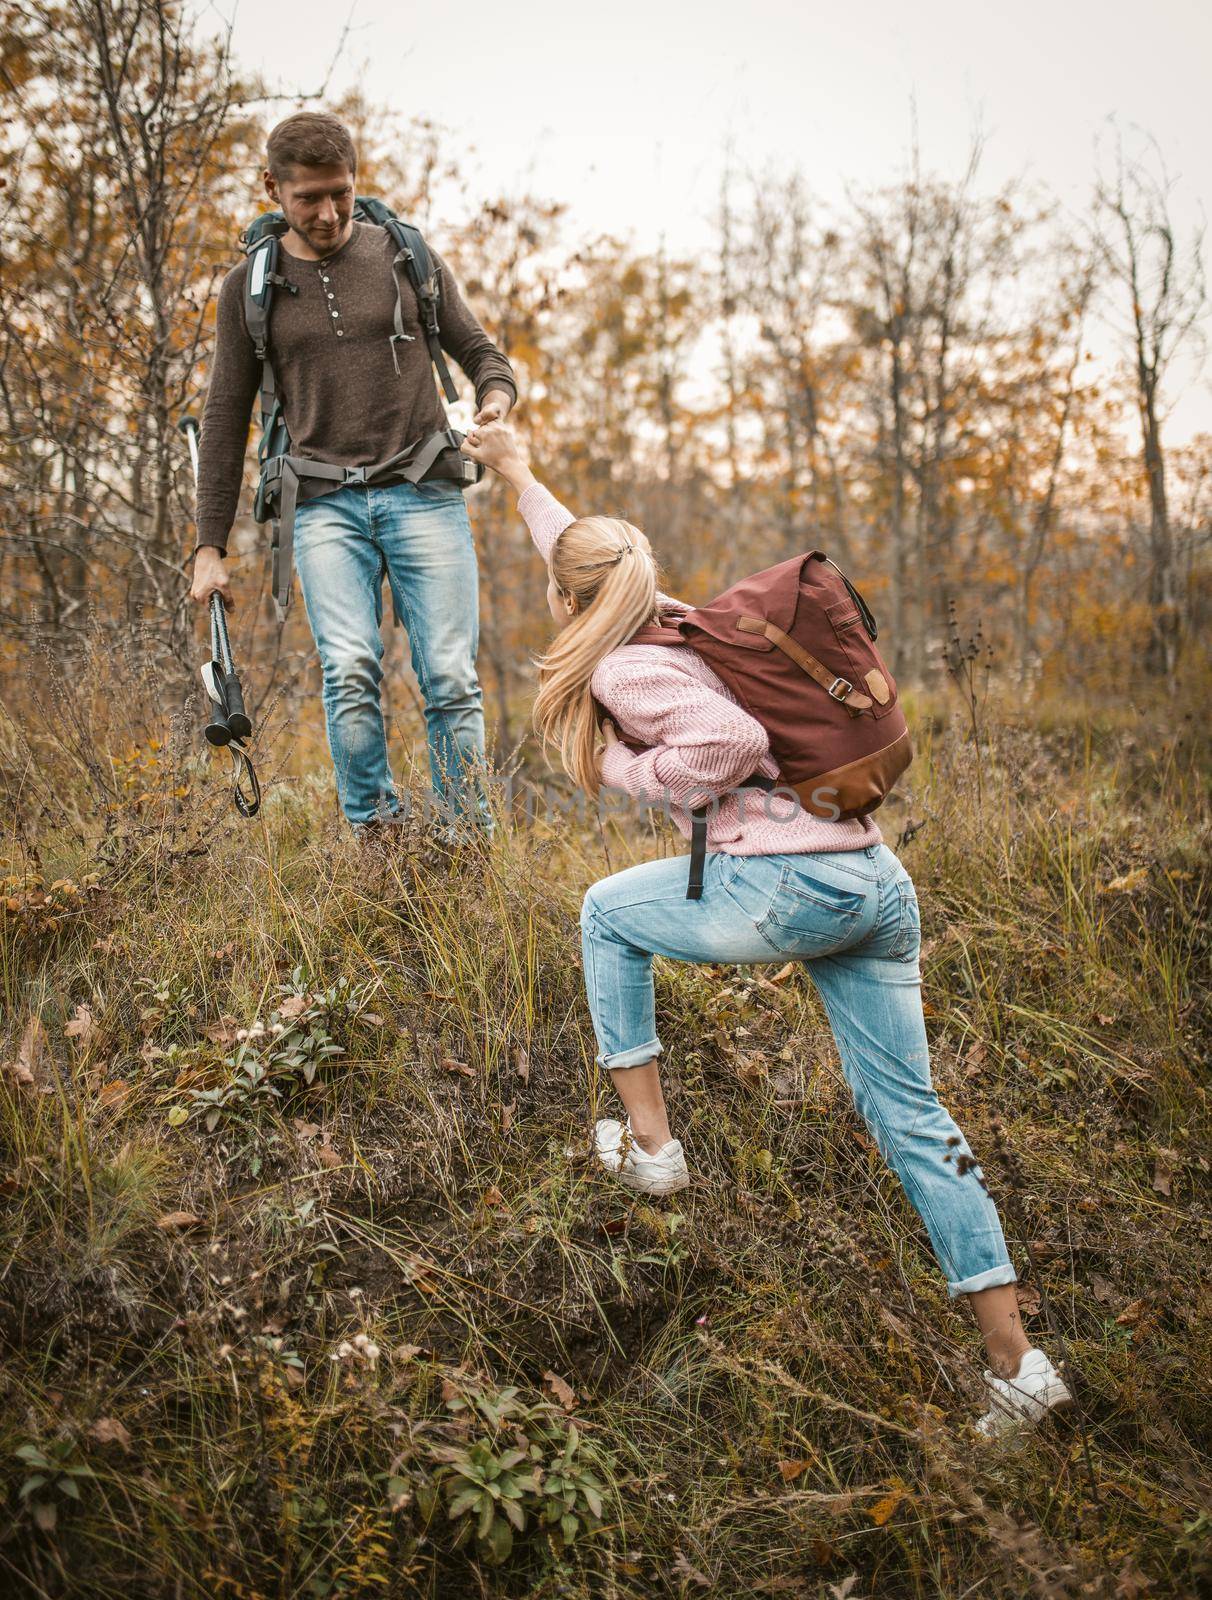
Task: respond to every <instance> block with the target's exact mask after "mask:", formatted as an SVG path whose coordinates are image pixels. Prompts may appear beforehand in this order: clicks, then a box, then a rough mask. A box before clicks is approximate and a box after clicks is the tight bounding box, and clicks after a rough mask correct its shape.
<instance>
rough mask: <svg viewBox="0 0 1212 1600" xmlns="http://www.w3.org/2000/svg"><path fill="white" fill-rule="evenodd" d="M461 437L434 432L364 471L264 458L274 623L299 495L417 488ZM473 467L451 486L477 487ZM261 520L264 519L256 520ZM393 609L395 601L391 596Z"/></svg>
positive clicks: (282, 610)
mask: <svg viewBox="0 0 1212 1600" xmlns="http://www.w3.org/2000/svg"><path fill="white" fill-rule="evenodd" d="M463 437H464V436H463V435H462V434H461V433H459V432H458V431H457V430H456V429H455V428H439V429H438V430H437V431H436V432H435V433H431V434H430V435H429V437H428V438H426V439H419V440H417V442H416V443H415V444H412V445H409V446H408V448H407V449H405V450H400V451H397V453H396V454H395V455H394V456H388V457H387V459H386V460H385V461H377V462H375V464H374V465H373V466H369V467H342V466H338V465H337V464H336V463H335V462H330V461H314V460H312V458H311V457H310V456H296V455H290V454H289V453H284V454H282V455H275V456H270V457H268V458H267V459H266V460H265V461H263V462H262V464H261V479H260V482H259V483H258V485H257V501H258V504H259V505H260V506H261V507H262V508H263V509H264V510H266V511H267V512H268V513H269V514H270V515H271V516H272V524H271V525H272V535H271V541H270V553H271V560H272V572H271V585H272V589H273V597H274V604H275V606H276V607H277V609H278V620H279V621H281V620H282V619H283V618H284V617H285V616H286V608H287V606H288V605H289V604H290V586H291V579H292V576H293V573H294V548H295V513H296V511H297V510H298V506H299V498H300V496H299V490H300V488H303V489H304V490H305V492H304V495H303V500H304V501H305V502H306V501H308V500H318V499H319V498H320V496H321V495H326V494H335V493H336V491H337V490H338V489H345V488H347V487H349V486H350V485H351V484H362V485H365V486H366V487H367V488H372V487H374V486H375V485H381V484H387V483H411V484H418V483H420V482H421V480H422V479H423V478H424V477H425V475H426V473H427V472H429V470H430V469H431V468H432V467H433V465H434V464H435V462H436V461H437V459H438V457H439V456H440V455H442V454H443V452H444V451H447V450H457V449H458V448H459V446H460V444H462V442H463ZM476 468H477V463H476V462H474V461H467V460H466V459H465V458H464V459H463V476H462V478H461V479H452V480H450V481H452V482H462V483H476V482H478V481H479V473H478V472H477V470H476ZM258 520H259V521H264V520H266V519H265V517H260V518H258ZM393 603H394V596H393Z"/></svg>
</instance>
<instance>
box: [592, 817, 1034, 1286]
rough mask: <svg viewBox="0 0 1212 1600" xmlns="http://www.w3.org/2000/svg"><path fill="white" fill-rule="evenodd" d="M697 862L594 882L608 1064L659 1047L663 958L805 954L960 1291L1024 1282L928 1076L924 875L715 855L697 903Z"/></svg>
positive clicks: (880, 850)
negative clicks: (692, 885)
mask: <svg viewBox="0 0 1212 1600" xmlns="http://www.w3.org/2000/svg"><path fill="white" fill-rule="evenodd" d="M688 868H689V857H688V856H678V857H675V858H673V859H670V860H666V861H649V862H644V863H643V864H642V865H640V866H636V867H628V868H627V869H626V870H625V871H623V872H616V873H615V874H614V875H613V876H612V877H609V878H603V879H602V881H601V882H600V883H595V884H594V885H593V887H592V888H591V889H590V890H589V892H588V893H587V894H586V896H585V902H584V907H583V909H582V913H581V932H582V948H583V953H584V965H585V983H586V987H587V989H588V992H589V1009H590V1012H591V1014H592V1017H593V1025H594V1031H595V1033H596V1034H597V1040H598V1048H599V1052H600V1053H599V1055H598V1057H597V1060H598V1063H599V1065H601V1066H604V1067H608V1068H611V1069H615V1068H618V1067H635V1066H640V1065H642V1064H643V1063H644V1062H646V1061H650V1060H651V1059H652V1058H653V1057H654V1056H656V1055H658V1054H659V1053H660V1051H661V1042H660V1040H659V1038H658V1037H657V1031H656V1013H655V1006H654V997H653V987H652V957H653V955H654V954H656V955H662V956H668V957H671V958H673V959H674V960H676V961H707V962H729V963H734V962H735V963H738V964H748V963H750V962H765V961H778V962H785V961H788V960H801V961H804V962H805V963H806V964H807V970H808V972H809V974H810V975H811V977H812V979H813V981H814V983H815V984H816V987H817V990H818V992H819V993H820V996H821V1000H822V1001H823V1003H824V1006H825V1012H826V1015H827V1016H828V1018H829V1025H830V1027H831V1028H832V1030H833V1037H834V1039H835V1041H836V1043H837V1048H838V1054H839V1056H840V1057H841V1063H842V1071H843V1072H844V1073H845V1075H846V1081H847V1082H848V1083H849V1085H850V1089H851V1092H852V1093H853V1095H854V1100H855V1104H856V1105H857V1107H858V1110H859V1113H860V1114H861V1116H862V1118H863V1120H864V1121H865V1122H866V1124H867V1127H868V1128H869V1129H870V1131H871V1134H872V1136H873V1138H874V1139H875V1141H876V1143H877V1144H878V1146H879V1149H880V1153H881V1154H882V1155H883V1157H884V1159H885V1161H887V1162H888V1164H889V1166H891V1167H892V1169H893V1170H894V1171H895V1173H896V1174H897V1176H898V1177H899V1178H900V1180H901V1182H902V1183H903V1184H904V1186H905V1191H906V1193H907V1194H908V1196H909V1199H910V1201H911V1202H912V1204H913V1206H914V1208H915V1209H916V1211H917V1213H918V1215H919V1216H920V1217H921V1219H922V1221H923V1222H924V1223H925V1224H926V1228H927V1231H928V1232H929V1234H930V1240H931V1243H932V1244H933V1246H934V1252H935V1255H936V1256H937V1257H938V1260H939V1262H940V1264H941V1266H942V1268H943V1271H944V1272H945V1274H946V1276H947V1287H948V1289H949V1290H950V1292H951V1294H952V1295H960V1294H972V1293H975V1292H976V1291H977V1290H979V1289H992V1288H994V1287H995V1286H996V1285H998V1284H1003V1283H1013V1282H1014V1280H1015V1272H1014V1268H1013V1267H1012V1266H1011V1264H1010V1258H1009V1256H1008V1254H1007V1253H1006V1241H1005V1238H1004V1237H1003V1235H1002V1227H1001V1223H1000V1222H999V1220H998V1215H997V1208H996V1207H995V1206H994V1204H993V1201H992V1200H991V1199H990V1198H989V1195H988V1194H987V1192H986V1191H985V1189H984V1187H983V1184H982V1181H981V1171H980V1168H979V1167H978V1166H977V1165H976V1163H975V1160H974V1158H973V1155H972V1151H971V1150H970V1148H969V1146H968V1143H967V1141H966V1140H965V1138H964V1136H963V1134H962V1133H961V1132H960V1130H959V1128H958V1127H957V1126H956V1124H955V1123H954V1122H953V1121H952V1119H951V1117H950V1115H949V1114H948V1113H947V1112H946V1111H945V1110H944V1109H943V1107H942V1106H941V1105H940V1104H939V1099H938V1095H937V1094H936V1093H935V1091H934V1087H933V1085H932V1083H931V1081H930V1051H929V1046H928V1044H927V1042H926V1025H925V1022H924V1020H923V1016H922V995H921V969H920V967H919V964H918V951H919V948H920V944H921V925H920V921H919V917H918V907H917V895H916V893H915V892H914V888H913V882H912V879H911V878H910V877H909V874H908V873H907V872H906V871H905V869H904V867H903V866H902V865H901V863H900V861H899V860H898V858H897V857H896V856H895V855H894V854H893V852H892V851H891V850H889V848H888V846H887V845H885V844H877V845H868V846H867V847H866V849H863V850H839V851H832V852H828V853H821V854H816V853H808V854H791V855H764V856H734V855H728V854H727V853H725V852H718V853H716V854H713V855H710V856H708V858H707V865H706V870H705V872H704V881H703V896H702V899H700V900H687V898H686V880H687V874H688Z"/></svg>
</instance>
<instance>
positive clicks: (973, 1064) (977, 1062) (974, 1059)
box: [964, 1039, 989, 1078]
mask: <svg viewBox="0 0 1212 1600" xmlns="http://www.w3.org/2000/svg"><path fill="white" fill-rule="evenodd" d="M988 1054H989V1050H988V1046H987V1045H986V1044H985V1041H984V1040H983V1039H978V1040H977V1041H976V1043H975V1044H974V1045H973V1046H972V1047H971V1049H969V1050H968V1051H967V1052H966V1053H965V1055H964V1070H965V1072H966V1074H967V1076H968V1077H970V1078H974V1077H976V1075H977V1074H978V1073H979V1072H980V1071H982V1070H983V1068H984V1065H985V1058H986V1057H987V1056H988Z"/></svg>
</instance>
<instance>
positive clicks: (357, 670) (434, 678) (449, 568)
mask: <svg viewBox="0 0 1212 1600" xmlns="http://www.w3.org/2000/svg"><path fill="white" fill-rule="evenodd" d="M295 565H296V567H297V569H298V573H299V581H300V583H301V585H302V588H303V600H304V603H305V605H306V607H307V618H308V621H309V622H310V623H311V631H312V637H313V638H314V639H315V641H316V648H317V649H318V650H319V652H320V665H321V668H322V670H323V674H324V715H325V719H326V721H327V724H328V746H329V749H330V750H331V751H332V759H333V766H334V767H335V768H336V774H337V793H338V795H339V797H340V801H341V808H342V810H343V811H344V812H345V815H346V817H348V818H349V820H350V821H351V822H355V823H359V822H369V821H370V820H371V819H372V818H374V817H382V816H384V815H385V814H391V813H394V812H395V811H396V810H397V809H398V799H397V795H396V790H395V785H394V784H393V782H392V777H391V771H390V769H389V767H388V764H387V740H386V736H385V733H384V729H383V713H382V710H381V707H380V704H379V684H380V682H381V681H382V678H383V668H382V657H383V641H382V639H381V637H380V633H379V627H380V624H381V622H382V620H383V577H384V576H386V577H387V580H388V582H389V583H390V585H391V592H392V594H393V596H394V598H395V603H396V608H397V610H398V611H399V614H400V618H401V620H402V622H403V624H404V626H405V628H406V629H407V630H408V643H409V648H410V651H411V654H412V666H413V671H414V672H415V673H416V675H417V682H418V683H419V684H420V686H421V694H422V697H423V699H424V702H425V721H426V733H427V738H428V744H429V766H430V774H431V778H432V783H433V790H434V793H435V794H436V795H437V796H438V797H439V798H440V799H441V801H442V802H443V803H444V804H445V805H446V806H448V807H449V808H450V810H451V812H453V813H459V812H461V811H463V810H465V809H466V800H467V794H468V789H469V787H470V775H469V772H468V768H469V767H470V766H471V765H475V764H479V763H482V762H483V760H484V708H483V695H482V692H481V689H480V684H479V680H478V678H477V677H476V651H477V649H478V647H479V631H480V608H479V574H478V569H477V567H476V552H475V544H474V541H473V539H472V533H471V523H470V522H469V520H468V517H467V508H466V506H465V505H464V503H463V494H462V491H461V490H460V489H459V487H458V486H457V485H456V484H454V483H441V482H435V483H423V484H417V485H416V486H414V485H413V484H411V483H401V484H393V485H391V486H389V487H383V488H367V487H366V486H365V485H350V486H347V487H346V488H344V489H338V490H337V491H336V493H335V494H327V495H321V496H320V497H319V498H318V499H316V500H309V501H307V503H306V504H305V505H301V506H300V507H299V509H298V513H297V515H296V518H295ZM474 811H475V813H476V815H477V820H478V821H479V822H480V823H481V824H489V822H490V819H489V817H488V811H487V806H486V804H485V803H484V799H483V794H482V793H477V796H476V802H475V806H474Z"/></svg>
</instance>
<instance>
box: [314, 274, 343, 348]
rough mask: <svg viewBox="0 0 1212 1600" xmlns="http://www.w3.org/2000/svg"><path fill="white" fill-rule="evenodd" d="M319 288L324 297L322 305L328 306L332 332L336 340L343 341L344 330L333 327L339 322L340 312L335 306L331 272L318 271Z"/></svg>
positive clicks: (335, 295) (334, 291) (335, 296)
mask: <svg viewBox="0 0 1212 1600" xmlns="http://www.w3.org/2000/svg"><path fill="white" fill-rule="evenodd" d="M320 287H321V289H322V291H323V293H324V296H325V302H324V303H325V305H327V306H328V315H329V317H330V319H331V321H332V322H333V324H334V327H333V332H334V333H335V334H336V336H337V338H338V339H343V338H344V337H345V329H344V328H338V327H336V326H335V324H336V323H338V322H339V321H340V320H341V312H340V310H339V308H338V305H337V294H336V290H335V289H334V288H332V272H331V270H330V271H328V272H325V271H324V270H323V268H322V267H321V269H320Z"/></svg>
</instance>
